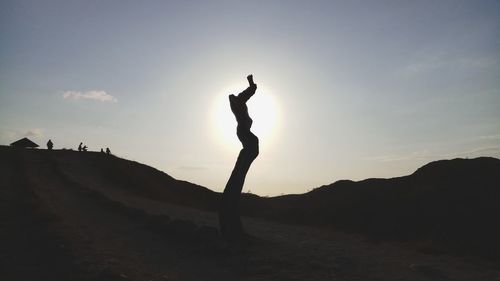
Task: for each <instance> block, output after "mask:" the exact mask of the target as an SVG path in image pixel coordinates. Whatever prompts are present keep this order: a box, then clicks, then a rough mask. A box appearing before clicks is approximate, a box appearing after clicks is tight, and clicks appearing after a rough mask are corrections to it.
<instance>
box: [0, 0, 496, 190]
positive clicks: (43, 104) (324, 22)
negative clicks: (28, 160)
mask: <svg viewBox="0 0 500 281" xmlns="http://www.w3.org/2000/svg"><path fill="white" fill-rule="evenodd" d="M0 40H1V43H0V144H2V145H8V144H10V143H11V142H13V141H15V140H17V139H19V138H22V137H24V136H28V137H29V138H30V139H32V140H33V141H35V142H37V143H38V144H40V145H41V146H42V147H45V143H46V142H47V140H48V139H49V138H50V139H52V141H53V142H54V147H55V148H56V149H60V148H67V149H69V148H72V149H76V147H77V146H78V144H79V143H80V142H84V144H86V145H87V146H88V147H89V149H90V150H93V151H98V150H100V148H106V147H109V148H110V149H111V151H112V153H114V154H116V155H117V156H120V157H123V158H126V159H130V160H134V161H138V162H141V163H144V164H147V165H150V166H152V167H155V168H157V169H160V170H162V171H164V172H166V173H167V174H169V175H171V176H173V177H175V178H177V179H182V180H187V181H191V182H194V183H197V184H200V185H203V186H206V187H208V188H210V189H212V190H215V191H221V190H223V188H224V186H225V183H226V181H227V179H228V177H229V175H230V173H231V170H232V168H233V166H234V163H235V160H236V157H237V155H238V152H239V149H240V144H239V142H238V140H237V138H236V135H235V126H236V123H235V121H234V120H233V119H234V117H233V116H232V115H231V112H230V109H229V103H228V101H227V95H229V94H236V93H238V92H239V91H241V90H243V89H245V87H246V86H247V82H246V76H247V75H248V74H253V75H254V80H255V82H256V83H257V85H258V89H257V93H256V94H255V96H254V97H253V98H252V99H251V100H250V101H249V103H248V107H249V111H250V115H251V116H252V118H253V119H254V128H255V132H256V134H257V136H259V138H260V146H261V150H260V155H259V157H258V158H257V159H256V160H255V162H254V163H253V164H252V167H251V169H250V171H249V173H248V175H247V180H246V183H245V186H244V188H243V191H244V192H252V193H255V194H258V195H263V196H274V195H279V194H289V193H303V192H307V191H309V190H311V189H313V188H316V187H319V186H321V185H326V184H330V183H332V182H335V181H337V180H340V179H351V180H361V179H365V178H371V177H396V176H403V175H408V174H411V173H412V172H414V171H415V170H416V169H417V168H419V167H420V166H422V165H424V164H426V163H428V162H430V161H434V160H439V159H452V158H457V157H461V158H466V157H468V158H473V157H479V156H491V157H497V158H500V1H495V0H491V1H486V0H477V1H460V0H454V1H446V0H442V1H425V0H424V1H378V0H377V1H355V0H354V1H347V0H346V1H293V0H287V1H272V0H269V1H122V0H120V1H111V0H110V1H93V0H89V1H67V0H64V1H50V0H49V1H35V0H33V1H23V0H20V1H10V0H6V1H5V0H4V1H1V3H0Z"/></svg>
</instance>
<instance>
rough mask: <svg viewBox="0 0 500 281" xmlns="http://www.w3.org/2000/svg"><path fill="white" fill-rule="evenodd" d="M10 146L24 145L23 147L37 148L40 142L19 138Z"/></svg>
mask: <svg viewBox="0 0 500 281" xmlns="http://www.w3.org/2000/svg"><path fill="white" fill-rule="evenodd" d="M10 146H14V147H22V148H35V147H38V144H36V143H34V142H32V141H31V140H30V139H28V138H22V139H20V140H17V141H15V142H13V143H11V144H10Z"/></svg>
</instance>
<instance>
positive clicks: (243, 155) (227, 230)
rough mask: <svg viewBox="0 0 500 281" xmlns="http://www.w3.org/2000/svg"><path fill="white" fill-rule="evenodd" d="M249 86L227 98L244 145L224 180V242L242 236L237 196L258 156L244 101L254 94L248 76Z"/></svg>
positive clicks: (220, 217) (257, 140) (238, 198)
mask: <svg viewBox="0 0 500 281" xmlns="http://www.w3.org/2000/svg"><path fill="white" fill-rule="evenodd" d="M247 79H248V82H249V83H250V86H249V87H248V88H247V89H246V90H245V91H243V92H241V93H240V94H238V96H234V95H230V96H229V103H230V105H231V111H232V112H233V113H234V116H235V117H236V121H237V122H238V126H237V128H236V135H237V136H238V139H239V140H240V141H241V144H242V145H243V149H241V151H240V153H239V155H238V159H237V160H236V164H235V165H234V169H233V172H232V173H231V176H230V177H229V180H228V181H227V184H226V187H225V189H224V192H223V193H222V199H221V206H220V210H219V224H220V231H221V234H222V236H223V238H224V239H226V240H228V241H237V240H239V239H241V238H242V236H243V233H244V232H243V226H242V224H241V220H240V196H241V190H242V189H243V184H244V183H245V177H246V175H247V172H248V170H249V169H250V165H251V164H252V162H253V160H255V158H257V156H258V155H259V139H258V138H257V136H255V135H254V134H253V133H252V132H251V131H250V127H251V126H252V119H251V118H250V116H249V115H248V108H247V106H246V102H247V101H248V99H249V98H250V97H252V96H253V95H254V94H255V90H256V89H257V85H255V84H254V83H253V80H252V76H251V75H250V76H248V77H247Z"/></svg>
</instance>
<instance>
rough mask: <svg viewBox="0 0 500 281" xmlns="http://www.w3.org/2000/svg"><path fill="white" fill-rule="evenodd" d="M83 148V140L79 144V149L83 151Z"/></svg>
mask: <svg viewBox="0 0 500 281" xmlns="http://www.w3.org/2000/svg"><path fill="white" fill-rule="evenodd" d="M82 150H83V142H81V143H80V145H79V146H78V151H82Z"/></svg>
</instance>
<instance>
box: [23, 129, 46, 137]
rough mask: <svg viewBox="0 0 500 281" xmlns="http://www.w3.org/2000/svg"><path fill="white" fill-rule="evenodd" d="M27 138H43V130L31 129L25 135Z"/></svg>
mask: <svg viewBox="0 0 500 281" xmlns="http://www.w3.org/2000/svg"><path fill="white" fill-rule="evenodd" d="M24 136H25V137H41V136H43V130H42V129H40V128H33V129H29V130H28V131H27V132H26V133H24Z"/></svg>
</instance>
